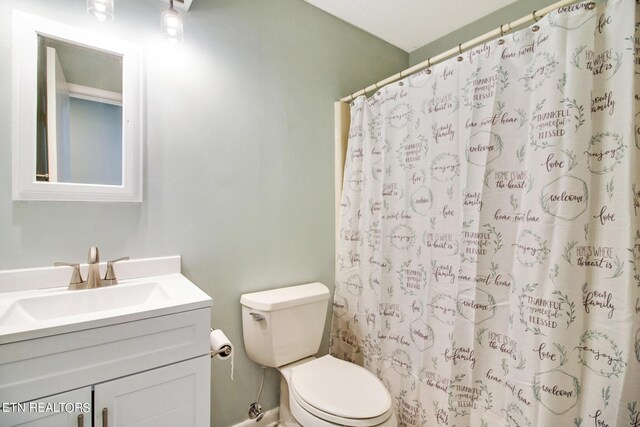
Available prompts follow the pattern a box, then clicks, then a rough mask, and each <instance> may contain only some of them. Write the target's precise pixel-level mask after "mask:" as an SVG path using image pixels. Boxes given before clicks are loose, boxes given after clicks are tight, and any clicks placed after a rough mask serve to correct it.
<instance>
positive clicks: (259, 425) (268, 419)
mask: <svg viewBox="0 0 640 427" xmlns="http://www.w3.org/2000/svg"><path fill="white" fill-rule="evenodd" d="M279 419H280V408H277V407H276V408H273V409H269V410H268V411H266V412H265V413H264V417H262V419H261V420H260V421H258V422H256V420H252V419H249V418H247V419H246V420H244V421H242V422H239V423H238V424H234V425H233V426H231V427H275V426H276V425H277V424H278V420H279Z"/></svg>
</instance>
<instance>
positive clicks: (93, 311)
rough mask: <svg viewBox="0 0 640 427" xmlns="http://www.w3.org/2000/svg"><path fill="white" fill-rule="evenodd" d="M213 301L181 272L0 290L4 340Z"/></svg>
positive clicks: (0, 335)
mask: <svg viewBox="0 0 640 427" xmlns="http://www.w3.org/2000/svg"><path fill="white" fill-rule="evenodd" d="M206 306H211V298H210V297H209V296H208V295H206V294H205V293H204V292H202V291H201V290H200V289H199V288H198V287H197V286H195V285H194V284H193V283H191V282H190V281H189V280H188V279H187V278H186V277H184V276H183V275H182V274H179V273H174V274H163V275H160V276H151V277H140V278H134V279H128V280H121V281H120V283H118V284H117V285H112V286H106V287H102V288H96V289H83V290H68V289H67V286H58V287H50V288H42V289H33V288H32V289H29V290H25V291H15V292H3V293H0V344H4V343H8V342H14V341H21V340H25V339H32V338H37V337H42V336H49V335H53V334H60V333H68V332H74V331H78V330H82V329H89V328H94V327H101V326H106V325H111V324H116V323H124V322H129V321H134V320H140V319H144V318H149V317H156V316H162V315H166V314H171V313H176V312H182V311H186V310H192V309H196V308H201V307H206Z"/></svg>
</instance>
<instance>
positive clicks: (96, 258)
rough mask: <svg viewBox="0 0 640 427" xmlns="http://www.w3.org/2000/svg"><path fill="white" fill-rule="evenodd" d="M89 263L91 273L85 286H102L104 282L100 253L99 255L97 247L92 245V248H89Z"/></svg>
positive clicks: (86, 287) (89, 287)
mask: <svg viewBox="0 0 640 427" xmlns="http://www.w3.org/2000/svg"><path fill="white" fill-rule="evenodd" d="M87 264H89V274H88V275H87V281H86V284H85V285H84V288H85V289H93V288H99V287H100V286H102V283H101V282H100V255H98V248H97V247H95V246H91V249H89V258H88V259H87Z"/></svg>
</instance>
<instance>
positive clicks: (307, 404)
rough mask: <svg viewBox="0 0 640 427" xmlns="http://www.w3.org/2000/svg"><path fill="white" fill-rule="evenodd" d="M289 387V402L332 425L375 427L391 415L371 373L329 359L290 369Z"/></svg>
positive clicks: (385, 396)
mask: <svg viewBox="0 0 640 427" xmlns="http://www.w3.org/2000/svg"><path fill="white" fill-rule="evenodd" d="M289 385H290V387H289V390H290V391H289V394H290V399H289V400H290V401H291V400H294V401H295V403H297V404H298V405H299V406H300V407H301V409H303V410H305V411H307V412H309V413H310V414H312V415H314V416H315V417H318V418H320V419H323V420H326V421H328V422H329V423H332V424H337V425H345V426H354V427H369V426H377V425H380V424H382V423H384V422H385V421H386V420H387V419H389V417H390V416H391V415H392V414H393V409H392V407H391V397H390V396H389V393H388V392H387V390H386V388H385V387H384V385H383V384H382V383H381V382H380V380H379V379H378V378H377V377H376V376H375V375H374V374H373V373H371V372H369V371H368V370H366V369H364V368H362V367H360V366H358V365H355V364H353V363H349V362H345V361H343V360H339V359H336V358H335V357H332V356H323V357H321V358H319V359H314V360H312V361H310V362H307V363H303V364H301V365H298V366H295V367H293V368H291V372H290V381H289ZM292 403H293V402H292Z"/></svg>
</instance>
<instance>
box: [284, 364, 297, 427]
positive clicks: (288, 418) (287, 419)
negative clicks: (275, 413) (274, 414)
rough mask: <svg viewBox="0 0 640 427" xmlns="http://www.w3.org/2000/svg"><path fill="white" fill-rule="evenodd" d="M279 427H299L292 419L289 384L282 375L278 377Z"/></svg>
mask: <svg viewBox="0 0 640 427" xmlns="http://www.w3.org/2000/svg"><path fill="white" fill-rule="evenodd" d="M278 423H279V426H280V427H301V426H300V424H299V423H298V421H297V420H296V419H295V418H294V416H293V414H292V413H291V408H290V407H289V384H287V381H286V380H285V379H284V375H280V420H279V421H278Z"/></svg>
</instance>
